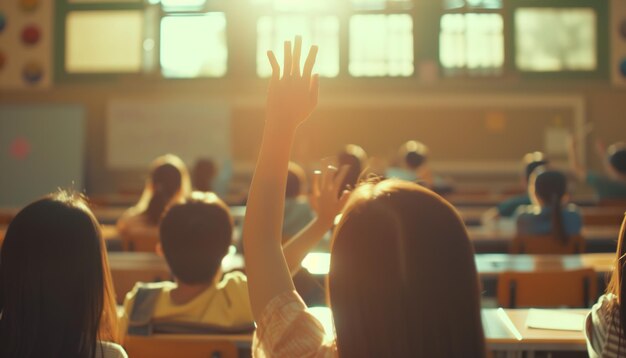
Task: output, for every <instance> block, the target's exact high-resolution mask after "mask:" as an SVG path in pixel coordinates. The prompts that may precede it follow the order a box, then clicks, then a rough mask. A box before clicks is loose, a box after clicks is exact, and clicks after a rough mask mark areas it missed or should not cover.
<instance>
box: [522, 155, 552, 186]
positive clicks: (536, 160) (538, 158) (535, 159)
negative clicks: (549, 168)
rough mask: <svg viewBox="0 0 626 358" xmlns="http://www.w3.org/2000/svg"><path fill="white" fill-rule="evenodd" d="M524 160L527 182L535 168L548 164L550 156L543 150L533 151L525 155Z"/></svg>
mask: <svg viewBox="0 0 626 358" xmlns="http://www.w3.org/2000/svg"><path fill="white" fill-rule="evenodd" d="M523 162H524V175H525V177H526V182H528V181H529V180H530V176H531V175H532V173H533V172H534V171H535V169H537V168H539V167H541V166H544V165H547V164H548V158H547V157H546V155H545V154H543V153H542V152H531V153H528V154H526V155H524V158H523Z"/></svg>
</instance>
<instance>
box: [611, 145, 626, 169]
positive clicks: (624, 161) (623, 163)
mask: <svg viewBox="0 0 626 358" xmlns="http://www.w3.org/2000/svg"><path fill="white" fill-rule="evenodd" d="M607 155H608V160H609V163H610V164H611V166H612V167H613V169H615V171H617V172H618V173H620V174H622V175H626V144H624V143H615V144H613V145H611V146H610V147H609V149H608V150H607Z"/></svg>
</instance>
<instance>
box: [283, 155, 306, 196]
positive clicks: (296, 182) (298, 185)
mask: <svg viewBox="0 0 626 358" xmlns="http://www.w3.org/2000/svg"><path fill="white" fill-rule="evenodd" d="M305 183H306V174H305V172H304V169H302V167H301V166H299V165H298V164H296V163H294V162H289V168H288V169H287V188H286V189H285V197H286V198H296V197H298V196H300V195H302V194H303V193H302V192H303V190H304V185H305Z"/></svg>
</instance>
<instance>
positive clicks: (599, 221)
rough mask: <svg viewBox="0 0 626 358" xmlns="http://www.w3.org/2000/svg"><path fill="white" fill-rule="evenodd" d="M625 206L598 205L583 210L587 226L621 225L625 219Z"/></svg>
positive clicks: (584, 222)
mask: <svg viewBox="0 0 626 358" xmlns="http://www.w3.org/2000/svg"><path fill="white" fill-rule="evenodd" d="M624 212H625V209H624V208H617V207H598V208H585V209H584V210H583V211H582V216H583V224H584V225H585V226H619V225H620V224H621V223H622V221H623V220H624Z"/></svg>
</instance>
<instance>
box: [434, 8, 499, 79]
mask: <svg viewBox="0 0 626 358" xmlns="http://www.w3.org/2000/svg"><path fill="white" fill-rule="evenodd" d="M439 59H440V62H441V65H442V66H443V68H444V69H445V70H446V72H448V73H455V72H469V73H471V74H494V73H500V71H501V70H502V66H503V64H504V34H503V21H502V16H501V15H499V14H472V13H470V14H445V15H443V16H442V17H441V32H440V33H439ZM465 70H467V71H465Z"/></svg>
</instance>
